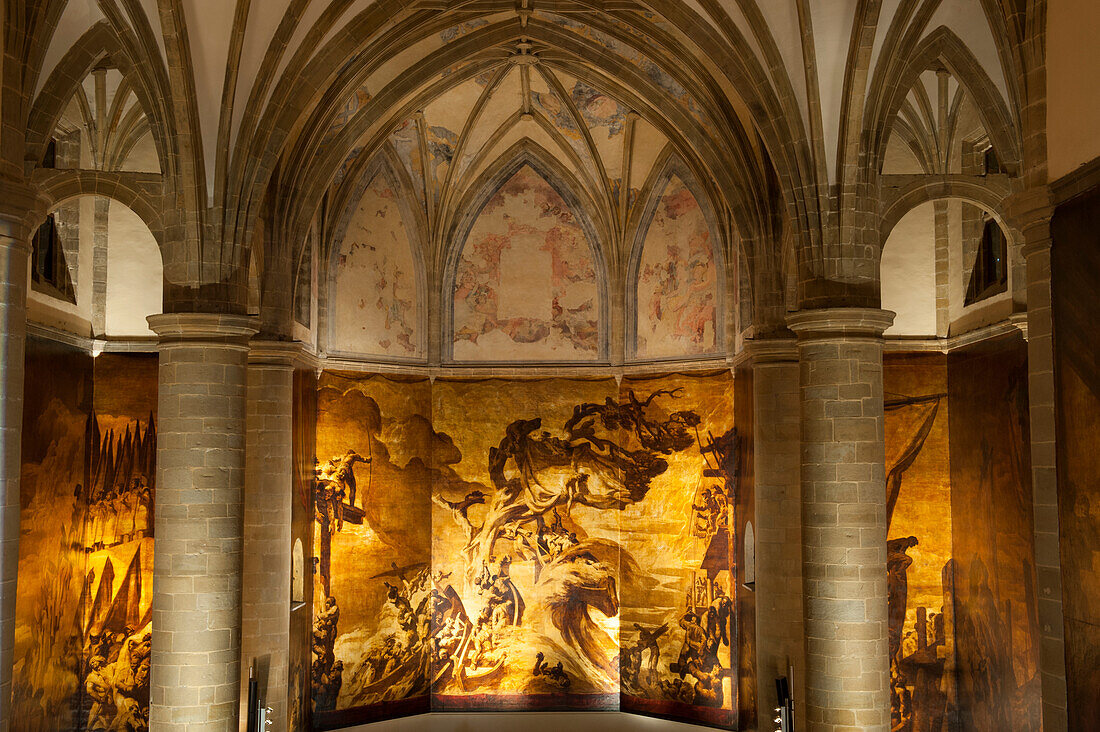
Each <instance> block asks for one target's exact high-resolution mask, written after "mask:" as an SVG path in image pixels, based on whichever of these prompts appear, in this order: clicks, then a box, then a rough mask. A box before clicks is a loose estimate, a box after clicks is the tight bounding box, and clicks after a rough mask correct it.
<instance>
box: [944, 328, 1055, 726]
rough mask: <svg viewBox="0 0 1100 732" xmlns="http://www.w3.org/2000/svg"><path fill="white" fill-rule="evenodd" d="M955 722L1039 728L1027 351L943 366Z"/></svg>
mask: <svg viewBox="0 0 1100 732" xmlns="http://www.w3.org/2000/svg"><path fill="white" fill-rule="evenodd" d="M948 377H949V378H948V386H949V390H948V391H949V399H950V404H951V414H950V425H951V427H950V429H951V485H952V495H951V521H952V534H953V542H952V543H953V547H954V553H955V557H956V559H955V562H957V564H956V566H955V572H954V575H955V580H954V584H955V618H954V626H955V655H956V658H957V678H958V708H959V723H960V725H961V727H962V729H966V730H975V731H976V732H986V731H989V732H992V731H993V730H997V731H998V732H1001V731H1002V730H1014V731H1015V730H1037V729H1039V725H1040V722H1039V710H1040V697H1039V693H1040V691H1039V683H1040V682H1039V675H1038V664H1039V648H1038V643H1039V629H1038V618H1037V616H1036V608H1037V598H1036V592H1035V554H1034V536H1035V535H1034V527H1033V523H1032V510H1033V509H1032V494H1031V453H1030V449H1029V445H1030V441H1031V438H1030V434H1029V424H1028V391H1027V389H1028V384H1027V344H1026V343H1024V341H1023V339H1022V338H1020V337H1019V336H1016V337H1013V338H1008V339H1002V340H1000V341H996V342H993V343H990V344H985V345H984V346H977V347H974V348H971V349H967V350H966V351H963V352H956V353H952V354H951V356H950V357H949V360H948Z"/></svg>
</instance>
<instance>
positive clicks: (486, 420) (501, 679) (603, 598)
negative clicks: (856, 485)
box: [312, 373, 737, 720]
mask: <svg viewBox="0 0 1100 732" xmlns="http://www.w3.org/2000/svg"><path fill="white" fill-rule="evenodd" d="M679 381H683V382H685V383H687V384H688V387H687V388H685V386H683V385H673V384H659V385H657V384H655V385H648V384H638V385H628V384H625V383H624V385H623V387H622V389H621V390H618V389H617V387H616V385H615V383H614V382H613V381H610V382H609V381H607V380H598V381H586V382H556V381H552V380H551V381H540V382H519V381H517V382H492V381H490V382H441V381H438V380H437V381H436V383H435V385H434V388H431V389H430V391H429V388H428V385H427V384H426V383H424V382H405V383H400V382H395V381H391V380H388V379H384V378H382V377H370V378H362V377H343V376H340V375H330V374H326V375H325V377H323V379H322V382H321V389H320V394H321V397H320V400H319V418H318V437H317V441H318V453H319V455H318V460H317V463H316V467H315V475H314V494H313V495H314V517H315V526H316V531H315V540H316V542H317V548H316V551H317V561H316V576H315V594H314V598H315V599H314V629H313V643H312V647H313V668H312V678H313V706H314V712H315V718H320V719H322V720H323V719H324V718H325V716H324V715H325V714H326V713H333V712H338V711H341V710H348V709H353V708H363V709H364V710H366V711H365V712H364V716H363V717H362V718H370V717H371V714H372V713H374V714H384V713H385V712H384V711H378V710H374V712H372V711H371V708H372V707H373V706H376V705H378V704H379V703H381V702H393V701H396V700H408V699H413V698H417V697H426V696H427V695H429V694H430V695H431V698H432V701H431V703H432V704H433V705H434V707H435V708H454V709H495V708H509V707H532V706H534V707H543V708H596V709H598V708H618V706H619V694H620V691H626V692H628V693H629V694H632V695H635V696H637V697H640V698H646V699H650V700H656V701H657V702H658V703H659V704H660V703H667V704H669V705H676V706H675V708H673V707H672V706H670V707H669V709H668V710H666V711H669V712H670V713H677V714H680V715H682V716H686V717H689V718H690V716H691V713H690V711H686V710H690V708H693V707H711V708H717V709H723V708H724V709H727V710H728V709H731V708H732V705H733V703H734V701H735V700H734V699H733V692H732V685H731V682H730V677H731V669H732V668H735V665H734V664H735V658H734V648H735V647H736V640H735V633H736V626H735V622H734V612H733V597H732V595H733V587H732V586H731V580H730V577H731V572H730V568H731V561H732V560H731V555H730V551H731V547H733V546H735V544H736V543H735V542H734V541H733V540H732V537H731V526H733V525H734V524H733V521H732V516H731V512H732V505H733V498H734V494H735V492H736V475H737V467H736V462H737V457H736V456H737V438H736V432H735V430H734V429H733V427H732V424H731V423H730V420H729V418H728V415H729V414H730V413H731V412H730V410H731V408H732V405H731V404H730V403H728V401H724V400H722V399H719V400H712V399H707V398H706V397H707V396H712V395H713V394H712V393H715V389H718V390H720V391H721V392H722V393H723V394H724V393H725V391H726V390H728V389H729V387H730V384H731V381H732V380H731V379H730V378H729V375H728V373H727V374H726V375H725V377H724V378H718V379H709V380H708V379H706V378H702V379H690V378H688V379H681V380H679ZM711 381H715V382H718V383H717V385H713V384H711V383H710V382H711ZM708 387H710V393H708ZM429 397H430V401H429ZM586 397H587V398H586ZM475 403H479V404H480V405H481V409H480V410H479V411H477V412H475V411H472V407H473V405H474V404H475ZM713 404H718V405H719V408H718V411H720V412H721V415H720V417H721V418H720V419H715V416H716V415H715V414H714V412H715V408H714V406H713ZM387 406H388V407H389V409H386V408H385V407H387ZM701 407H703V409H702V410H701V409H700V408H701ZM475 413H476V414H478V415H479V418H478V419H477V420H476V421H472V420H471V415H473V414H475ZM429 415H431V417H429ZM463 425H464V426H465V427H466V429H465V430H461V431H460V430H458V429H456V428H458V427H462V426H463ZM716 431H717V436H715V433H716ZM654 493H659V494H661V495H659V496H656V497H654V495H653V494H654ZM394 495H397V496H399V500H396V501H395V500H394V499H393V496H394ZM671 499H675V500H671ZM429 511H430V512H431V514H430V515H429V514H428V512H429ZM415 519H422V520H425V524H426V525H430V526H431V527H432V529H431V531H430V533H429V532H422V531H420V530H418V529H417V528H415V527H413V526H412V525H411V523H409V522H411V521H412V520H415ZM627 520H629V522H630V528H629V529H628V530H626V531H624V530H623V529H622V526H621V523H622V522H623V521H627ZM662 532H664V533H667V534H668V535H669V537H670V538H671V539H672V541H673V542H674V544H675V546H677V548H678V553H679V554H680V558H681V559H682V560H683V561H675V560H673V561H671V562H669V561H668V560H669V557H668V556H667V555H666V556H662V561H661V562H660V563H654V562H652V561H649V560H650V558H651V557H650V555H651V554H657V555H664V554H666V553H665V552H664V551H663V550H664V549H665V548H666V547H660V546H657V545H656V544H655V542H654V541H653V539H650V538H645V537H651V536H657V535H659V534H660V533H662ZM399 537H400V539H401V541H400V542H398V541H397V539H398V538H399ZM669 565H671V566H669ZM643 566H646V567H652V569H647V570H643V569H642V567H643ZM628 619H629V622H630V625H629V626H627V625H625V623H626V622H627V620H628ZM341 718H342V719H344V718H347V717H341Z"/></svg>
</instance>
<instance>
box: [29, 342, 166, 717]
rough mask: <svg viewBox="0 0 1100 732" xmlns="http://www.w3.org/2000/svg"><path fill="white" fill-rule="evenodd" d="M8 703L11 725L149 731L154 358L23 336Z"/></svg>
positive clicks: (154, 465)
mask: <svg viewBox="0 0 1100 732" xmlns="http://www.w3.org/2000/svg"><path fill="white" fill-rule="evenodd" d="M27 365H28V368H27V373H28V375H32V378H31V379H30V380H29V381H28V383H27V388H26V393H25V402H24V407H25V409H24V430H23V433H24V440H23V465H22V471H21V489H20V490H21V494H22V495H21V501H20V502H21V505H22V513H21V517H20V533H21V537H20V547H19V549H20V558H19V587H18V592H17V597H16V635H15V639H16V642H15V666H14V669H13V686H12V705H13V714H14V718H16V719H18V720H20V723H19V729H21V730H29V731H31V732H38V731H42V732H45V731H47V730H69V729H89V730H92V729H120V730H123V729H125V730H145V729H147V728H148V713H149V652H150V642H151V631H152V628H151V623H150V621H151V615H152V613H151V600H152V570H153V503H154V498H153V492H154V490H155V477H156V428H155V425H154V422H155V420H154V416H153V415H154V410H155V409H156V383H157V374H156V368H157V360H156V358H155V357H150V356H144V355H142V356H124V355H106V354H105V355H103V356H101V357H100V358H99V359H97V360H96V362H95V366H94V369H93V362H92V359H91V358H90V357H89V356H87V355H86V354H83V353H81V352H79V351H75V350H72V349H68V348H66V347H63V346H58V345H54V344H49V343H45V342H42V341H36V340H34V339H28V345H27Z"/></svg>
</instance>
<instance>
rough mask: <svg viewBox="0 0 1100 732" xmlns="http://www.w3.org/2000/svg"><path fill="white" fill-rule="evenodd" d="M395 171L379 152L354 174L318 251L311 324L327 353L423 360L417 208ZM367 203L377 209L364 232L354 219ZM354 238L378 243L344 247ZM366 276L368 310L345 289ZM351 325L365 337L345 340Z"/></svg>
mask: <svg viewBox="0 0 1100 732" xmlns="http://www.w3.org/2000/svg"><path fill="white" fill-rule="evenodd" d="M397 165H399V162H398V161H396V160H395V159H394V157H393V154H392V151H390V150H389V149H388V148H387V149H385V150H384V151H383V152H381V153H379V154H378V155H376V156H375V157H374V158H373V159H372V160H371V161H370V163H369V164H367V165H366V166H365V167H363V168H362V170H361V172H360V173H359V175H358V178H357V179H356V183H355V185H354V186H353V187H350V188H349V189H348V191H349V192H348V195H347V196H346V197H344V198H343V200H342V202H341V203H340V204H339V206H338V207H337V208H336V211H337V214H336V219H335V221H334V224H333V227H332V229H331V234H330V236H329V237H328V239H327V241H325V242H324V243H323V245H322V249H321V254H320V256H319V259H320V261H321V262H323V263H324V265H323V269H322V270H321V273H320V274H321V276H320V277H319V278H318V281H319V283H320V285H321V286H320V293H319V314H318V319H319V324H320V326H321V332H322V333H323V334H324V343H323V344H322V348H323V349H324V350H325V351H326V352H327V353H329V354H332V355H339V356H349V357H353V358H362V357H364V356H367V357H370V358H371V359H376V360H379V361H393V362H413V363H420V362H423V361H424V360H425V358H426V356H427V332H428V328H427V312H428V307H427V297H426V293H427V274H426V268H425V262H424V256H423V251H424V244H423V243H424V232H423V227H422V226H421V223H420V220H419V218H418V216H417V213H418V212H419V211H420V206H419V204H417V203H416V202H415V199H414V198H413V192H412V191H411V190H410V189H409V186H408V184H407V180H406V179H405V177H402V176H401V175H399V174H398V172H397V170H398V168H397ZM406 177H407V176H406ZM368 203H371V204H373V205H375V206H380V208H376V209H375V210H374V212H373V214H370V216H371V217H372V218H371V219H370V223H371V224H372V225H371V226H370V227H369V228H368V227H367V226H365V225H364V224H365V223H366V222H364V221H359V219H361V218H363V217H366V216H368V213H367V212H366V211H365V210H364V206H365V205H367V204H368ZM376 219H380V220H381V221H377V220H376ZM376 227H377V228H376ZM356 228H358V229H359V231H356V230H355V229H356ZM387 234H388V239H387V238H386V235H387ZM361 235H365V236H367V237H381V239H374V240H373V241H372V240H371V239H369V238H368V239H366V240H364V241H362V242H351V243H350V245H349V241H350V238H351V237H352V236H361ZM357 252H358V254H357ZM409 269H411V270H412V271H411V272H410V271H408V270H409ZM356 270H359V271H358V274H357V273H356ZM366 277H372V278H373V280H371V282H372V287H375V288H376V289H375V290H374V291H372V292H371V293H363V294H371V295H372V296H373V295H377V299H376V300H375V301H374V302H373V304H369V307H368V303H367V302H366V298H365V297H364V298H360V299H359V301H358V302H356V301H355V299H354V294H355V292H358V291H353V290H351V289H350V285H351V284H353V283H354V282H355V281H358V282H360V284H361V283H362V281H363V279H364V278H366ZM410 310H411V312H410ZM357 311H360V312H358V313H357ZM356 313H357V314H356ZM353 314H354V317H353ZM356 325H357V326H359V330H360V331H367V330H368V329H372V331H371V332H366V333H365V334H362V333H361V334H359V335H358V336H357V337H353V336H352V332H351V331H350V330H349V329H350V328H351V327H352V326H356ZM378 329H381V331H384V332H379V331H378Z"/></svg>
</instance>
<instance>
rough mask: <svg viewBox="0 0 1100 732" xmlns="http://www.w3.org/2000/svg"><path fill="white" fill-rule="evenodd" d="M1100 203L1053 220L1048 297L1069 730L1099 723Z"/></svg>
mask: <svg viewBox="0 0 1100 732" xmlns="http://www.w3.org/2000/svg"><path fill="white" fill-rule="evenodd" d="M1098 225H1100V197H1098V196H1097V195H1096V194H1093V195H1086V196H1082V197H1081V198H1079V199H1076V200H1074V201H1072V202H1070V203H1068V204H1065V205H1063V206H1060V207H1059V208H1058V210H1057V212H1056V214H1055V216H1054V220H1053V224H1052V226H1053V230H1054V236H1055V239H1054V247H1053V250H1052V252H1051V276H1052V283H1051V292H1052V294H1053V306H1054V324H1055V338H1054V343H1055V349H1056V350H1055V359H1056V360H1055V369H1054V370H1055V374H1056V376H1057V380H1058V385H1057V387H1058V393H1057V395H1056V398H1057V405H1058V406H1057V408H1056V409H1055V413H1056V414H1057V418H1058V524H1059V530H1060V532H1061V537H1060V538H1061V550H1062V551H1061V560H1062V603H1063V604H1062V611H1063V613H1064V616H1065V641H1066V682H1067V690H1066V691H1067V695H1068V696H1067V702H1068V712H1069V713H1068V718H1069V729H1070V730H1072V731H1073V732H1085V731H1086V730H1092V729H1094V728H1095V727H1096V720H1098V719H1100V694H1097V693H1096V692H1097V689H1100V477H1098V476H1100V450H1097V435H1100V353H1098V351H1097V343H1100V322H1098V321H1097V317H1096V314H1097V312H1100V281H1098V280H1100V250H1098V249H1097V247H1096V245H1095V242H1096V233H1095V232H1096V231H1097V227H1098Z"/></svg>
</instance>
